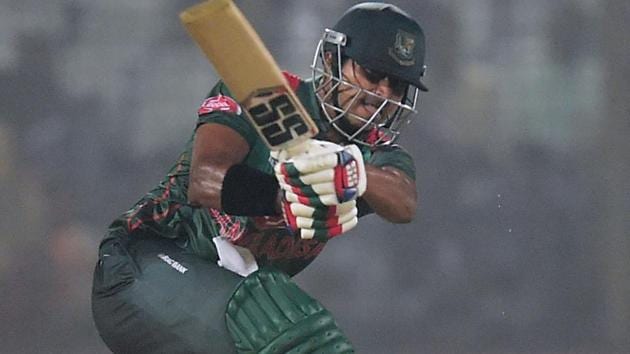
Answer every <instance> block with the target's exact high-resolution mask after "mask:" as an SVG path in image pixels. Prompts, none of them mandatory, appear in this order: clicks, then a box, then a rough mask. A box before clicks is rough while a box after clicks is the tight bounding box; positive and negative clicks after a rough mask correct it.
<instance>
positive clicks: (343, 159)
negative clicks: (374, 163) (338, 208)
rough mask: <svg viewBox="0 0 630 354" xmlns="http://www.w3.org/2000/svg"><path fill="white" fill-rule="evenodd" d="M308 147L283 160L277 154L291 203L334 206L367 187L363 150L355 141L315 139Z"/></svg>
mask: <svg viewBox="0 0 630 354" xmlns="http://www.w3.org/2000/svg"><path fill="white" fill-rule="evenodd" d="M309 144H310V145H309V146H308V148H307V149H306V151H304V152H302V153H300V154H298V155H296V156H293V157H291V158H289V159H286V160H282V158H283V157H286V155H284V156H283V153H282V152H280V153H279V154H278V155H277V157H278V159H279V162H278V163H277V164H276V166H275V173H276V178H277V179H278V182H279V184H280V187H281V188H282V189H283V191H284V192H285V198H286V200H287V201H289V202H292V203H299V204H302V205H308V206H332V205H338V204H340V203H344V202H347V201H350V200H355V199H356V198H358V197H359V196H361V195H362V194H363V193H364V192H365V190H366V188H367V177H366V174H365V165H364V162H363V155H362V154H361V150H359V148H358V147H357V146H356V145H348V146H341V145H337V144H333V143H330V142H327V141H318V140H313V141H312V142H311V143H309Z"/></svg>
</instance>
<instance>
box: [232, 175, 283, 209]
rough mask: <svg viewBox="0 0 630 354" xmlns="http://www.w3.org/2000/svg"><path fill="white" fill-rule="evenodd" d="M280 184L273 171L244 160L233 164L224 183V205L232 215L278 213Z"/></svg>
mask: <svg viewBox="0 0 630 354" xmlns="http://www.w3.org/2000/svg"><path fill="white" fill-rule="evenodd" d="M279 189H280V186H279V185H278V181H277V180H276V177H275V176H274V175H270V174H267V173H264V172H262V171H259V170H257V169H255V168H253V167H249V166H247V165H245V164H236V165H233V166H232V167H230V168H229V169H228V170H227V172H226V173H225V177H223V185H222V186H221V208H222V209H223V211H224V212H226V213H228V214H231V215H241V216H276V215H280V213H278V211H277V210H276V202H277V198H278V190H279Z"/></svg>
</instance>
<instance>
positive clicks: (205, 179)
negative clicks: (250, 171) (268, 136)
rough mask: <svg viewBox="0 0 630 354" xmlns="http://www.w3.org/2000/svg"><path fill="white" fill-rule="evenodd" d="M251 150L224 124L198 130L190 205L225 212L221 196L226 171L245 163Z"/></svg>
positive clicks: (190, 185)
mask: <svg viewBox="0 0 630 354" xmlns="http://www.w3.org/2000/svg"><path fill="white" fill-rule="evenodd" d="M248 151H249V146H248V145H247V142H246V141H245V140H244V139H243V138H242V137H241V136H240V135H239V134H238V133H237V132H236V131H234V130H233V129H231V128H229V127H227V126H224V125H221V124H211V123H209V124H204V125H202V126H200V127H199V128H197V132H196V133H195V141H194V145H193V150H192V159H191V165H190V179H189V182H188V202H189V203H190V204H191V205H194V206H198V207H203V208H214V209H219V210H220V209H222V202H221V194H222V190H223V182H224V179H225V175H226V173H227V171H228V170H229V169H230V168H231V167H232V166H234V165H236V164H238V163H240V162H241V161H243V159H244V158H245V156H246V155H247V152H248Z"/></svg>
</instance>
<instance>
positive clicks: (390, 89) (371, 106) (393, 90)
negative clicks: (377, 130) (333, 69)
mask: <svg viewBox="0 0 630 354" xmlns="http://www.w3.org/2000/svg"><path fill="white" fill-rule="evenodd" d="M341 74H342V76H343V77H344V79H345V81H347V82H348V83H349V84H350V85H348V84H342V85H341V86H340V87H339V96H338V100H339V105H340V106H341V108H343V109H347V108H348V112H349V113H351V114H354V115H357V116H359V117H362V118H364V119H369V118H370V117H372V115H373V114H374V113H375V112H376V111H378V110H379V108H380V107H381V105H383V103H385V101H387V100H392V101H396V102H400V101H401V99H402V97H403V95H404V93H405V90H406V88H407V84H406V83H404V82H402V81H400V80H397V79H394V78H389V77H387V76H386V75H385V74H384V73H381V72H378V71H375V70H370V69H368V68H365V67H363V66H361V65H359V64H358V63H357V62H356V61H354V60H352V59H348V60H346V62H345V63H344V64H343V66H342V69H341ZM360 89H363V90H365V91H369V92H371V93H374V94H375V95H371V94H369V93H368V92H365V91H361V90H360ZM357 94H358V96H357ZM355 96H356V97H355ZM396 108H397V107H396V105H394V104H386V105H385V106H384V107H383V109H382V110H381V113H380V117H379V118H378V120H377V121H374V123H377V124H378V123H380V122H381V121H382V120H384V119H386V117H389V116H391V115H392V114H394V112H395V111H396ZM349 116H350V117H351V115H349ZM349 121H350V123H351V124H353V125H355V126H357V127H360V126H361V125H363V124H364V123H365V122H362V121H359V120H358V119H352V118H351V119H349Z"/></svg>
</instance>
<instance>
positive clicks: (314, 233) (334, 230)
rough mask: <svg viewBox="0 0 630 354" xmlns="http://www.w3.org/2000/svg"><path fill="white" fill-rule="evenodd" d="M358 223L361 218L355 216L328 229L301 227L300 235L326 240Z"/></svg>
mask: <svg viewBox="0 0 630 354" xmlns="http://www.w3.org/2000/svg"><path fill="white" fill-rule="evenodd" d="M358 223H359V219H358V218H357V217H356V216H355V217H354V218H352V219H350V220H349V221H347V222H345V223H343V224H341V225H336V226H334V227H330V228H327V229H300V237H302V238H303V239H316V240H320V241H324V240H327V239H331V238H333V237H335V236H339V235H341V234H343V233H346V232H348V231H350V230H352V229H353V228H354V227H355V226H357V224H358Z"/></svg>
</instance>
